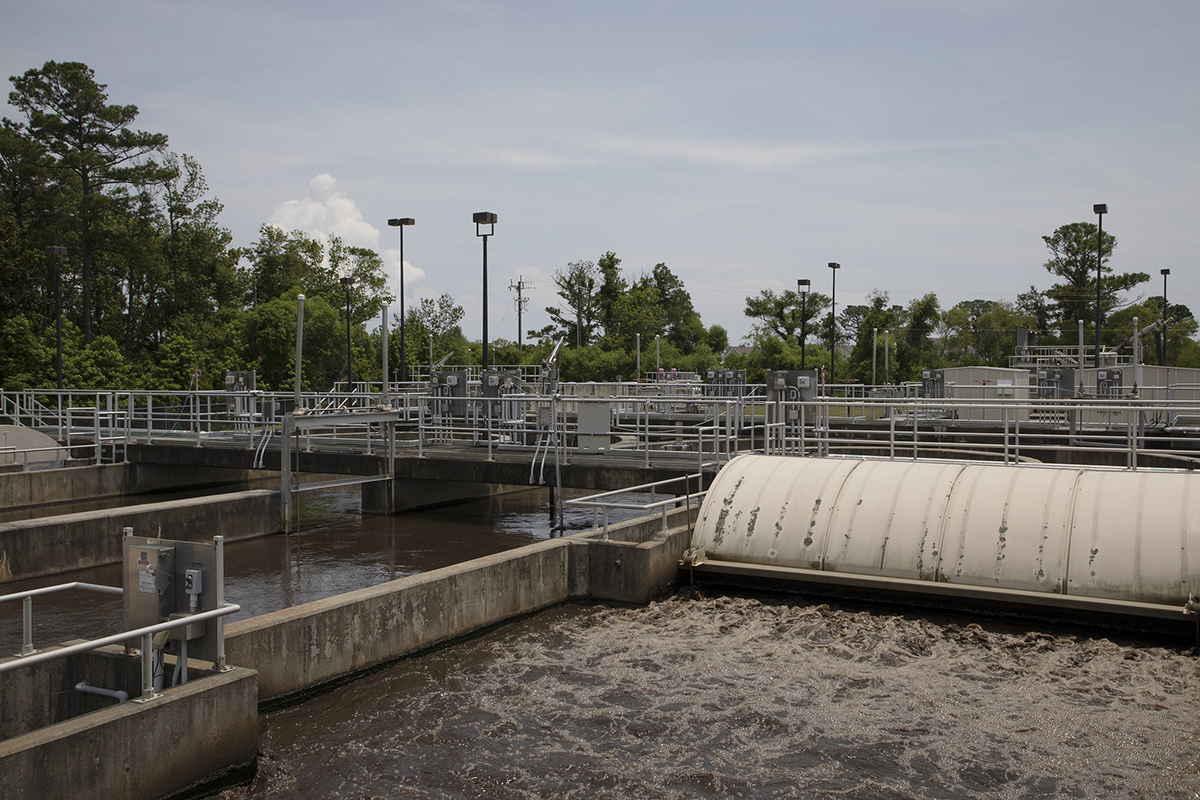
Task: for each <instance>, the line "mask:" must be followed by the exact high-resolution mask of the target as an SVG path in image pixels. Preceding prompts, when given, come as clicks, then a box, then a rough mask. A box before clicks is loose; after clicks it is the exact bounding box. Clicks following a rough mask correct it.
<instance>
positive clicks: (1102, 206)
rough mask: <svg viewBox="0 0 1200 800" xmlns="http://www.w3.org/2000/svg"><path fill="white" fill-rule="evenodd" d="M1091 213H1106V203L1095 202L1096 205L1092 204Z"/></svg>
mask: <svg viewBox="0 0 1200 800" xmlns="http://www.w3.org/2000/svg"><path fill="white" fill-rule="evenodd" d="M1092 213H1093V214H1107V213H1108V203H1096V205H1094V206H1092Z"/></svg>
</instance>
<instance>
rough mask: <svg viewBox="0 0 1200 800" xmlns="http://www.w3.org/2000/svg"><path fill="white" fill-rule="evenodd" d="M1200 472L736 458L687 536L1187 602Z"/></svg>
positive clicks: (722, 550) (824, 560)
mask: <svg viewBox="0 0 1200 800" xmlns="http://www.w3.org/2000/svg"><path fill="white" fill-rule="evenodd" d="M1196 480H1197V478H1196V477H1195V476H1193V475H1191V474H1187V473H1150V472H1114V471H1101V470H1087V469H1080V468H1055V467H1029V466H1023V467H1011V466H1002V465H993V464H962V463H954V462H944V463H937V462H909V461H867V460H850V459H808V458H792V457H778V456H757V455H749V456H739V457H737V458H735V459H733V460H732V461H731V462H729V464H727V465H726V466H725V468H724V469H722V470H721V472H720V473H719V474H718V475H717V477H716V478H715V479H714V481H713V484H712V486H711V487H710V488H709V491H708V494H707V496H706V497H705V500H704V503H703V505H702V506H701V509H700V517H699V520H698V521H697V523H696V528H695V531H694V532H693V535H692V547H694V548H702V549H704V551H705V552H706V554H707V556H708V557H709V558H711V559H714V560H718V561H733V562H741V563H748V564H761V565H768V566H774V567H785V568H795V569H804V570H821V571H825V572H838V573H848V574H854V575H874V576H885V577H895V578H906V579H912V580H921V581H938V582H942V583H950V584H962V585H969V586H978V587H994V588H1001V589H1015V590H1022V591H1027V592H1044V593H1056V594H1072V595H1078V596H1086V597H1096V598H1106V599H1112V600H1131V601H1137V602H1145V603H1158V604H1169V605H1183V604H1184V603H1186V602H1187V599H1188V595H1189V593H1191V592H1196V591H1200V540H1198V539H1200V503H1189V501H1188V497H1189V495H1190V493H1191V492H1193V491H1200V484H1196V483H1195V481H1196ZM1189 552H1191V553H1193V554H1194V555H1192V557H1191V563H1190V565H1189V558H1188V554H1189Z"/></svg>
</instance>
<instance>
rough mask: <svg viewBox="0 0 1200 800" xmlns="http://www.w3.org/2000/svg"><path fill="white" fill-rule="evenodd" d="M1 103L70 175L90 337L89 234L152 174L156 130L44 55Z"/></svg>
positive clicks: (88, 75)
mask: <svg viewBox="0 0 1200 800" xmlns="http://www.w3.org/2000/svg"><path fill="white" fill-rule="evenodd" d="M10 80H11V81H12V84H13V91H12V92H10V93H9V95H8V102H9V103H10V104H11V105H12V106H13V107H15V108H17V109H18V110H20V111H21V112H23V113H24V114H25V116H26V118H27V120H28V122H27V124H26V125H24V126H12V125H11V124H10V123H8V121H7V120H6V121H5V122H6V124H8V125H10V127H13V128H14V129H16V130H20V131H21V132H23V133H26V134H27V135H28V136H29V137H31V138H32V139H33V140H34V141H35V142H37V143H38V144H39V145H41V146H42V147H44V148H45V152H46V154H47V156H48V159H49V161H48V164H49V166H50V167H52V168H53V169H54V170H57V171H59V172H60V173H64V174H69V175H70V176H71V178H72V181H71V184H72V185H71V189H72V190H73V191H72V193H71V199H72V201H73V202H72V206H73V211H74V214H73V220H72V226H71V227H72V230H73V231H74V232H75V233H76V235H77V237H78V238H77V243H76V246H77V248H78V250H79V256H80V260H81V266H82V274H81V281H82V287H81V291H82V301H83V305H82V309H81V316H82V328H83V336H84V340H85V341H86V342H90V341H91V339H92V295H93V292H94V290H95V286H94V285H93V284H94V277H93V266H94V264H93V259H94V256H95V252H94V251H95V249H96V245H97V241H96V234H97V228H98V226H99V225H100V223H101V220H102V219H103V217H104V216H105V215H106V213H108V212H109V210H110V208H111V205H112V202H113V201H114V199H115V197H119V195H120V194H121V191H120V190H123V189H125V188H127V187H142V186H146V185H148V184H149V183H151V182H153V181H154V180H155V179H156V178H157V177H158V175H159V167H158V165H157V164H156V163H155V162H154V160H153V159H152V158H151V156H152V155H153V154H154V153H157V152H160V151H162V150H163V149H165V148H166V146H167V137H166V136H165V135H164V134H161V133H146V132H144V131H134V130H130V128H129V127H128V126H129V125H131V124H132V123H133V121H134V120H135V119H136V118H137V115H138V110H137V106H134V105H126V106H120V105H109V104H108V93H107V91H106V89H107V88H108V87H107V86H106V85H105V84H101V83H96V80H95V75H94V73H93V72H92V70H91V69H90V68H89V67H88V66H87V65H86V64H81V63H78V62H64V63H61V64H60V63H57V62H54V61H47V62H46V63H45V64H44V65H43V66H42V68H41V69H31V70H28V71H27V72H26V73H25V74H24V75H22V76H21V77H12V78H10Z"/></svg>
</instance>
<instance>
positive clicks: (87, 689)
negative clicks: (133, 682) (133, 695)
mask: <svg viewBox="0 0 1200 800" xmlns="http://www.w3.org/2000/svg"><path fill="white" fill-rule="evenodd" d="M75 691H77V692H83V693H84V694H96V695H100V696H101V697H109V698H112V699H113V700H116V701H117V702H118V703H128V702H129V692H122V691H119V690H117V689H105V688H104V687H102V686H92V685H91V684H90V683H88V682H87V681H80V682H79V683H77V684H75Z"/></svg>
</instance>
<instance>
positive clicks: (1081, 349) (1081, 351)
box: [1079, 320, 1087, 394]
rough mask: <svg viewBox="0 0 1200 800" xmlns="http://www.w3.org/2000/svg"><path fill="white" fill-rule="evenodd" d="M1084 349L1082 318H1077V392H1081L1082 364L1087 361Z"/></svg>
mask: <svg viewBox="0 0 1200 800" xmlns="http://www.w3.org/2000/svg"><path fill="white" fill-rule="evenodd" d="M1086 359H1087V355H1086V349H1085V346H1084V344H1083V320H1079V393H1080V394H1083V365H1084V364H1086V363H1087V360H1086Z"/></svg>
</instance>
